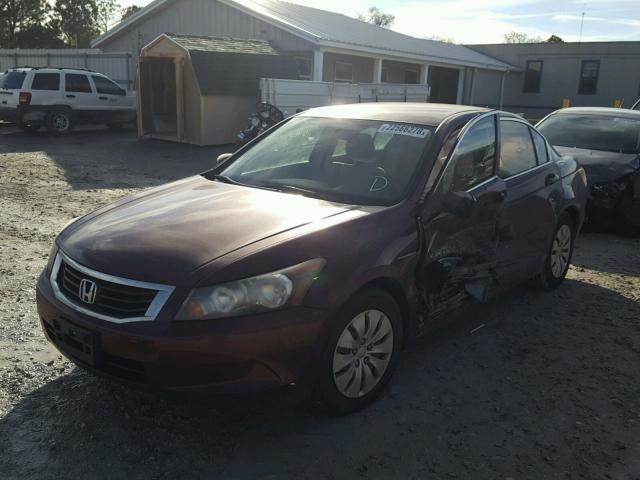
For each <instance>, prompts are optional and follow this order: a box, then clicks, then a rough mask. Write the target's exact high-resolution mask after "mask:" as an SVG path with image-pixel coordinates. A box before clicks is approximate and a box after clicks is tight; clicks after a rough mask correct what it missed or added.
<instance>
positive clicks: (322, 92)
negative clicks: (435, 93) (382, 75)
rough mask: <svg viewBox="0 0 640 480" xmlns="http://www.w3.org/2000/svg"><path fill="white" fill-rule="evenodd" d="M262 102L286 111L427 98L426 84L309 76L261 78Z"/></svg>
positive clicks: (417, 100) (412, 100)
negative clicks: (336, 80) (313, 78)
mask: <svg viewBox="0 0 640 480" xmlns="http://www.w3.org/2000/svg"><path fill="white" fill-rule="evenodd" d="M260 92H261V99H262V101H263V102H268V103H271V104H273V105H275V106H276V107H278V108H279V109H280V110H282V111H283V112H285V111H286V115H287V116H288V115H293V114H295V113H296V111H298V110H306V109H308V108H313V107H322V106H325V105H339V104H345V103H364V102H423V103H424V102H428V97H429V87H428V86H427V85H405V84H394V83H382V84H381V83H360V84H352V83H331V82H312V81H309V80H283V79H277V78H262V79H260Z"/></svg>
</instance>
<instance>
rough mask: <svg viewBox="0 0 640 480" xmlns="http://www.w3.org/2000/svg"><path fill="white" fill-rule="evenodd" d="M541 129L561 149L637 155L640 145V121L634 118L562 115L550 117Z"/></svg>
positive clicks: (539, 128)
mask: <svg viewBox="0 0 640 480" xmlns="http://www.w3.org/2000/svg"><path fill="white" fill-rule="evenodd" d="M538 130H539V131H540V133H542V134H543V135H544V136H545V137H547V140H549V142H550V143H551V145H556V146H559V147H576V148H584V149H587V150H601V151H604V152H618V153H636V152H637V151H638V147H639V142H640V120H635V119H633V118H624V117H615V116H604V115H580V114H559V115H552V116H551V117H549V118H547V119H546V120H545V121H544V122H542V123H541V124H540V125H539V126H538Z"/></svg>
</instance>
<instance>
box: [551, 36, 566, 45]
mask: <svg viewBox="0 0 640 480" xmlns="http://www.w3.org/2000/svg"><path fill="white" fill-rule="evenodd" d="M547 43H564V40H563V39H562V38H560V37H559V36H558V35H551V36H550V37H549V38H547Z"/></svg>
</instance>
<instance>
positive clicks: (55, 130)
mask: <svg viewBox="0 0 640 480" xmlns="http://www.w3.org/2000/svg"><path fill="white" fill-rule="evenodd" d="M72 127H73V123H72V120H71V112H70V111H69V110H64V109H60V110H53V111H51V112H49V114H48V115H47V131H48V132H49V133H51V134H53V135H66V134H68V133H69V132H71V129H72Z"/></svg>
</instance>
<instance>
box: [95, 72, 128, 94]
mask: <svg viewBox="0 0 640 480" xmlns="http://www.w3.org/2000/svg"><path fill="white" fill-rule="evenodd" d="M91 78H93V83H94V84H95V86H96V91H97V92H98V93H103V94H107V95H122V92H123V90H122V89H121V88H120V87H119V86H118V85H116V84H115V83H113V82H112V81H111V80H109V79H108V78H105V77H101V76H99V75H91Z"/></svg>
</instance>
